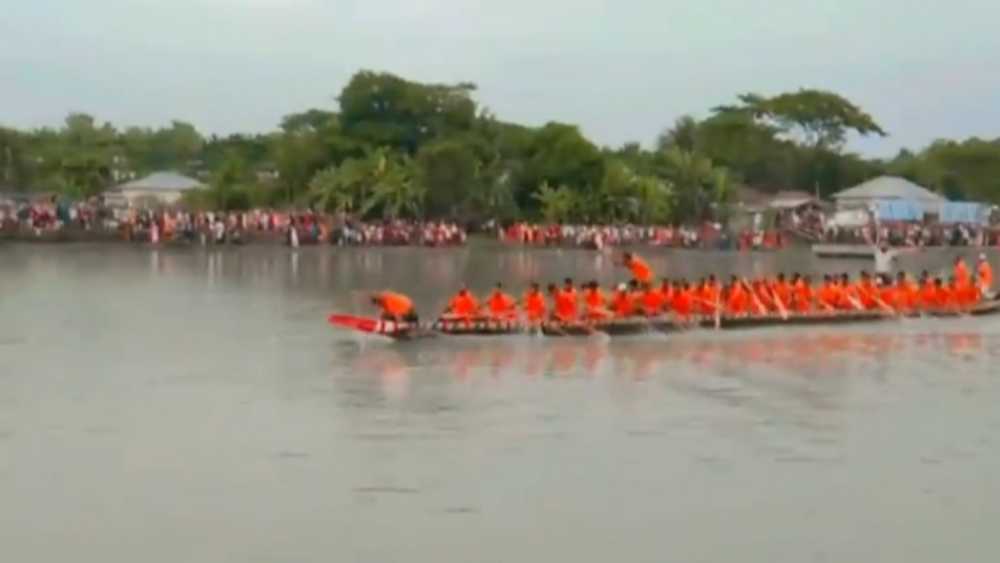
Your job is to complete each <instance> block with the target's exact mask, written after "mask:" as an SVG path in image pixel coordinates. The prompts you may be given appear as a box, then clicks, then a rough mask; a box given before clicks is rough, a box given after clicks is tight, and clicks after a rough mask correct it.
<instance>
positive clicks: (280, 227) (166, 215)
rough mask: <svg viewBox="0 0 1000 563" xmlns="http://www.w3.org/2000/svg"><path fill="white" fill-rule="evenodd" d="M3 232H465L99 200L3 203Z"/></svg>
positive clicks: (437, 235) (407, 242) (439, 225)
mask: <svg viewBox="0 0 1000 563" xmlns="http://www.w3.org/2000/svg"><path fill="white" fill-rule="evenodd" d="M0 232H2V233H3V234H5V235H7V236H9V237H15V238H19V239H24V240H74V239H79V240H122V241H127V242H146V243H155V244H159V243H169V242H187V243H194V242H200V243H202V244H227V243H228V244H246V243H249V242H269V241H270V242H281V243H285V244H289V245H292V246H299V245H304V244H334V245H340V246H455V245H462V244H464V243H465V241H466V236H467V235H466V231H465V229H463V228H461V227H460V226H459V225H457V224H455V223H448V222H443V221H423V222H420V221H401V220H393V221H382V222H362V221H357V220H355V219H353V218H351V217H349V216H346V215H331V214H324V213H316V212H314V211H311V210H294V211H278V210H270V209H254V210H250V211H231V212H212V211H204V212H201V211H183V210H170V209H166V210H139V209H113V208H108V207H104V206H101V205H100V204H99V203H98V202H96V201H90V202H77V203H72V204H62V203H57V202H10V201H6V202H4V201H0Z"/></svg>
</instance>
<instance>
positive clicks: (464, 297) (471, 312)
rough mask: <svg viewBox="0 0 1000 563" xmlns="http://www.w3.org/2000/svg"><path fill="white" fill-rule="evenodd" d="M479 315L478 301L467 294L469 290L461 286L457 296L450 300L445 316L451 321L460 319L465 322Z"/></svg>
mask: <svg viewBox="0 0 1000 563" xmlns="http://www.w3.org/2000/svg"><path fill="white" fill-rule="evenodd" d="M478 314H479V301H478V300H477V299H476V298H475V296H473V295H472V293H470V292H469V288H467V287H465V286H462V289H460V290H458V294H456V295H455V297H452V298H451V301H450V302H449V303H448V308H447V309H445V315H447V316H450V317H451V318H452V319H461V320H464V321H466V322H468V321H471V320H472V319H473V318H474V317H476V316H477V315H478Z"/></svg>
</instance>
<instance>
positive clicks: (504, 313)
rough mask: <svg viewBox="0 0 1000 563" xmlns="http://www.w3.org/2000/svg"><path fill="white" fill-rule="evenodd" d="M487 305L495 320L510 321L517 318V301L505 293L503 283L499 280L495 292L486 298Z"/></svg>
mask: <svg viewBox="0 0 1000 563" xmlns="http://www.w3.org/2000/svg"><path fill="white" fill-rule="evenodd" d="M486 307H487V309H488V310H489V314H490V317H491V318H492V319H494V320H504V321H509V320H513V319H515V318H517V302H516V301H515V300H514V298H513V297H511V296H510V295H508V294H506V293H504V290H503V284H502V283H500V282H497V285H496V287H495V288H494V289H493V293H491V294H490V296H489V298H488V299H487V300H486Z"/></svg>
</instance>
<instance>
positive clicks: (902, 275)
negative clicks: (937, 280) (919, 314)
mask: <svg viewBox="0 0 1000 563" xmlns="http://www.w3.org/2000/svg"><path fill="white" fill-rule="evenodd" d="M919 306H920V288H918V287H917V284H915V283H913V282H912V281H910V279H909V277H908V276H907V275H906V272H899V273H898V274H896V304H895V305H894V307H896V309H897V310H899V311H900V312H902V313H907V314H909V313H913V312H914V311H915V310H917V307H919Z"/></svg>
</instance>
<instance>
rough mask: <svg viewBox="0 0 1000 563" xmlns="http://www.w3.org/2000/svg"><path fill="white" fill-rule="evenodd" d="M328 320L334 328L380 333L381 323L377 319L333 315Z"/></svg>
mask: <svg viewBox="0 0 1000 563" xmlns="http://www.w3.org/2000/svg"><path fill="white" fill-rule="evenodd" d="M326 320H327V322H329V323H330V324H332V325H333V326H339V327H341V328H349V329H352V330H358V331H361V332H377V331H378V324H379V321H378V320H377V319H370V318H367V317H355V316H353V315H337V314H333V315H330V316H329V317H327V319H326Z"/></svg>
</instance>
